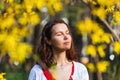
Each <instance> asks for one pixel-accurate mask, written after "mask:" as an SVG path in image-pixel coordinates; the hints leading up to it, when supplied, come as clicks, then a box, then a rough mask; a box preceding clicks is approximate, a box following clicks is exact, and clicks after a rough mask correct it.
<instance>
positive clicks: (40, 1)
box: [35, 0, 46, 10]
mask: <svg viewBox="0 0 120 80" xmlns="http://www.w3.org/2000/svg"><path fill="white" fill-rule="evenodd" d="M45 4H46V2H45V0H35V6H36V7H37V8H38V9H39V10H41V9H42V8H43V6H45Z"/></svg>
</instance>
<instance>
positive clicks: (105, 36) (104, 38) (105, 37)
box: [101, 33, 111, 43]
mask: <svg viewBox="0 0 120 80" xmlns="http://www.w3.org/2000/svg"><path fill="white" fill-rule="evenodd" d="M110 37H111V34H109V33H104V34H103V35H102V39H101V40H102V42H106V43H110Z"/></svg>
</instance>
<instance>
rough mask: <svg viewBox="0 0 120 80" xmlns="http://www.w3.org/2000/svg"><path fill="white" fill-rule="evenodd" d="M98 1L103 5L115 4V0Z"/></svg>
mask: <svg viewBox="0 0 120 80" xmlns="http://www.w3.org/2000/svg"><path fill="white" fill-rule="evenodd" d="M97 1H98V3H99V4H100V5H102V6H111V5H113V4H114V1H115V0H109V1H106V0H97Z"/></svg>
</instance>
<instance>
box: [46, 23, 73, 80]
mask: <svg viewBox="0 0 120 80" xmlns="http://www.w3.org/2000/svg"><path fill="white" fill-rule="evenodd" d="M71 41H72V38H71V35H70V33H69V30H68V28H67V26H66V25H65V24H63V23H58V24H56V25H54V26H53V27H52V35H51V39H50V40H49V41H48V43H49V45H51V46H52V50H53V54H54V61H55V62H56V63H57V65H56V66H54V67H51V68H50V69H49V71H50V72H51V74H52V75H53V77H55V79H56V80H69V78H70V75H71V69H72V62H70V61H68V60H67V58H66V50H68V49H70V47H71Z"/></svg>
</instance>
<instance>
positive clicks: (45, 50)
mask: <svg viewBox="0 0 120 80" xmlns="http://www.w3.org/2000/svg"><path fill="white" fill-rule="evenodd" d="M58 23H63V24H65V25H66V26H67V27H68V29H69V31H70V28H69V25H68V24H66V23H65V22H64V21H63V20H62V19H55V20H52V21H50V22H48V23H47V24H46V25H45V27H44V28H43V30H42V36H41V44H40V46H39V48H38V53H39V55H40V59H41V61H42V62H43V63H44V64H45V65H46V66H47V67H50V66H51V64H52V63H53V62H54V61H53V52H52V47H51V45H49V44H48V43H47V42H46V38H47V39H48V40H50V39H51V34H52V27H53V26H54V25H55V24H58ZM70 35H71V31H70ZM71 37H72V35H71ZM71 44H72V45H71V48H70V49H69V50H67V51H66V57H67V59H68V60H70V61H72V60H76V59H77V58H76V56H75V50H74V44H73V38H72V43H71Z"/></svg>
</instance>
